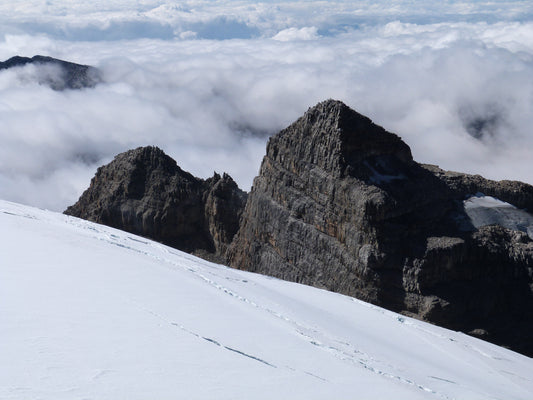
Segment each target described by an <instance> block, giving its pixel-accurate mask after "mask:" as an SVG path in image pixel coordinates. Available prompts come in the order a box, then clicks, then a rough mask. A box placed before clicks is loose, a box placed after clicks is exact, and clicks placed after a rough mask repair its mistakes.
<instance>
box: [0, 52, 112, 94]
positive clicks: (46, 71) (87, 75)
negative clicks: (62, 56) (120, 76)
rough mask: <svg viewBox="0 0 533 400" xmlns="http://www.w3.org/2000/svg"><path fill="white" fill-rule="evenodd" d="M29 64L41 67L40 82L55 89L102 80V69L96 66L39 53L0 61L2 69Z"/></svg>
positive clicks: (77, 87) (80, 87)
mask: <svg viewBox="0 0 533 400" xmlns="http://www.w3.org/2000/svg"><path fill="white" fill-rule="evenodd" d="M28 64H32V65H35V66H36V67H38V68H41V69H42V70H41V71H40V73H39V74H38V76H37V81H38V83H39V84H44V85H47V86H50V87H51V88H52V89H54V90H64V89H82V88H90V87H94V86H96V85H97V84H98V83H99V82H101V80H102V78H101V74H100V71H99V70H98V69H97V68H95V67H91V66H89V65H82V64H75V63H72V62H68V61H63V60H58V59H57V58H52V57H47V56H39V55H37V56H33V57H31V58H29V57H20V56H15V57H11V58H10V59H9V60H6V61H4V62H0V71H1V70H4V69H9V68H15V67H23V66H25V65H28Z"/></svg>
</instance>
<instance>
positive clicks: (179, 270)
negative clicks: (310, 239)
mask: <svg viewBox="0 0 533 400" xmlns="http://www.w3.org/2000/svg"><path fill="white" fill-rule="evenodd" d="M0 354H1V355H2V356H1V357H0V372H1V373H0V398H2V399H34V398H40V399H54V400H57V399H75V398H85V399H88V398H91V399H110V400H117V399H128V400H134V399H178V398H193V399H201V398H205V399H213V398H216V399H230V398H231V399H251V398H253V399H263V398H264V399H273V398H275V399H283V398H291V399H299V398H302V399H304V398H305V399H324V398H335V399H337V398H338V399H342V398H353V397H354V396H357V397H358V398H394V399H419V398H420V399H453V398H465V399H487V398H497V399H530V398H531V393H533V378H532V377H533V360H532V359H530V358H527V357H525V356H522V355H520V354H517V353H514V352H511V351H509V350H506V349H503V348H500V347H497V346H495V345H492V344H489V343H486V342H483V341H480V340H477V339H474V338H471V337H469V336H466V335H464V334H461V333H457V332H452V331H449V330H446V329H442V328H439V327H436V326H432V325H429V324H426V323H423V322H420V321H416V320H413V319H410V318H407V317H404V316H400V315H398V314H395V313H392V312H389V311H386V310H383V309H381V308H378V307H375V306H372V305H369V304H366V303H363V302H361V301H358V300H355V299H353V298H350V297H346V296H342V295H339V294H335V293H331V292H327V291H323V290H319V289H316V288H311V287H307V286H302V285H298V284H294V283H288V282H283V281H280V280H277V279H273V278H269V277H266V276H261V275H256V274H251V273H247V272H243V271H238V270H234V269H230V268H227V267H224V266H221V265H216V264H212V263H208V262H206V261H203V260H200V259H198V258H195V257H193V256H191V255H188V254H185V253H182V252H179V251H177V250H175V249H171V248H169V247H166V246H163V245H161V244H159V243H156V242H153V241H150V240H147V239H144V238H141V237H138V236H134V235H131V234H129V233H125V232H122V231H118V230H115V229H112V228H109V227H105V226H101V225H97V224H93V223H90V222H87V221H83V220H80V219H77V218H72V217H67V216H64V215H61V214H57V213H53V212H49V211H44V210H39V209H35V208H30V207H26V206H22V205H18V204H14V203H9V202H4V201H0Z"/></svg>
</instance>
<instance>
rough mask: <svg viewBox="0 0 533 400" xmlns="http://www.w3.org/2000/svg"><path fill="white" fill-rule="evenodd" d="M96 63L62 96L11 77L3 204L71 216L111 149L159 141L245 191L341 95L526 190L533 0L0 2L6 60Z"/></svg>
mask: <svg viewBox="0 0 533 400" xmlns="http://www.w3.org/2000/svg"><path fill="white" fill-rule="evenodd" d="M35 54H44V55H50V56H53V57H57V58H61V59H65V60H69V61H74V62H79V63H87V64H91V65H95V66H97V67H99V68H100V69H101V70H102V71H103V73H104V78H105V82H104V83H103V84H101V85H99V86H98V87H96V88H94V89H91V90H84V91H80V92H72V91H70V92H69V91H67V92H54V91H52V90H51V89H49V88H47V87H44V86H40V85H39V84H38V83H37V79H36V74H38V71H35V69H33V68H30V67H28V68H22V69H19V70H16V71H4V72H2V73H0V118H1V120H2V125H3V127H2V130H0V140H1V141H2V146H1V147H0V198H4V199H7V200H13V201H19V202H22V203H27V204H32V205H37V206H40V207H47V208H51V209H54V210H62V209H64V208H65V207H66V206H67V205H69V204H72V203H73V202H74V201H75V200H76V199H77V197H78V196H79V195H80V194H81V191H82V190H83V189H85V188H86V187H87V186H88V184H89V180H90V178H91V177H92V175H93V174H94V172H95V171H96V168H97V167H98V166H99V165H101V164H103V163H105V162H108V161H110V160H111V159H112V157H113V156H114V155H115V154H117V153H118V152H121V151H125V150H127V149H129V148H132V147H136V146H140V145H149V144H150V145H152V144H154V145H158V146H160V147H161V148H163V149H164V150H165V151H166V152H167V153H168V154H169V155H171V156H172V157H174V158H175V159H176V160H177V162H178V164H179V165H180V166H181V167H182V168H184V169H186V170H189V171H190V172H192V173H193V174H194V175H196V176H200V177H203V178H205V177H208V176H210V175H212V173H213V171H214V170H216V171H218V172H223V171H226V172H228V173H230V175H232V176H233V177H234V178H235V179H236V180H237V181H238V183H239V184H240V186H241V187H243V188H244V189H246V190H248V189H249V188H250V185H251V183H252V179H253V177H254V176H255V175H256V174H257V171H258V169H259V164H260V161H261V158H262V156H263V155H264V152H265V144H266V140H267V138H268V136H269V135H271V134H273V133H275V132H276V131H278V130H279V129H281V128H283V127H285V126H286V125H288V124H289V123H290V122H292V121H293V120H294V119H296V118H297V117H298V116H300V115H301V114H303V113H304V112H305V111H306V110H307V108H308V107H311V106H313V105H314V104H315V103H317V102H319V101H321V100H324V99H327V98H336V99H340V100H343V101H344V102H346V103H347V104H348V105H349V106H351V107H352V108H354V109H356V110H357V111H359V112H361V113H363V114H366V115H368V116H369V117H371V118H372V119H373V120H374V121H375V122H376V123H378V124H380V125H382V126H384V127H385V128H386V129H388V130H390V131H393V132H396V133H398V134H399V135H400V136H401V137H402V138H403V139H404V140H405V141H406V142H407V143H408V144H409V145H410V146H411V148H412V151H413V154H414V156H415V159H417V160H418V161H421V162H427V163H432V164H438V165H440V166H441V167H443V168H445V169H452V170H459V171H466V172H469V173H479V174H482V175H485V176H487V177H489V178H493V179H519V180H524V181H528V182H530V183H533V168H531V160H532V159H533V132H532V131H531V128H530V127H531V126H533V5H532V4H531V2H530V1H492V2H489V1H476V2H461V1H453V2H452V1H447V2H446V1H444V2H443V1H387V2H385V1H382V2H376V1H346V2H342V1H331V2H318V1H316V2H315V1H306V2H293V1H268V2H250V1H216V2H214V1H187V2H172V1H155V0H144V1H141V0H140V1H129V0H128V1H126V0H120V1H93V2H81V1H69V2H63V1H61V2H60V1H53V0H49V1H32V0H30V1H24V2H5V1H3V2H0V59H1V60H5V59H7V58H9V57H12V56H14V55H23V56H32V55H35Z"/></svg>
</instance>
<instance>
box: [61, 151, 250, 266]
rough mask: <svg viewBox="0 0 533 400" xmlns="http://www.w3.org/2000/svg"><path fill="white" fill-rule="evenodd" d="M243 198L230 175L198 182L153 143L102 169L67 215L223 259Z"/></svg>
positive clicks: (124, 155) (125, 154)
mask: <svg viewBox="0 0 533 400" xmlns="http://www.w3.org/2000/svg"><path fill="white" fill-rule="evenodd" d="M245 202H246V194H245V193H244V192H243V191H241V190H240V189H239V188H238V187H237V185H236V183H235V182H234V181H233V180H232V179H231V177H230V176H229V175H227V174H224V175H223V176H222V177H221V176H220V175H218V174H215V175H214V176H213V177H212V178H209V179H207V180H202V179H199V178H196V177H194V176H193V175H191V174H189V173H188V172H185V171H183V170H182V169H181V168H180V167H178V166H177V164H176V162H175V161H174V160H173V159H172V158H170V157H169V156H167V155H166V154H165V153H164V152H163V151H162V150H160V149H158V148H157V147H140V148H138V149H135V150H130V151H127V152H125V153H122V154H119V155H118V156H116V157H115V159H114V160H113V161H112V162H111V163H109V164H108V165H106V166H103V167H100V168H99V169H98V171H97V173H96V175H95V177H94V178H93V179H92V181H91V185H90V187H89V189H87V190H86V191H85V192H84V193H83V194H82V196H81V197H80V199H79V200H78V202H77V203H76V204H74V205H73V206H71V207H69V208H68V209H67V210H66V211H65V214H68V215H73V216H76V217H80V218H84V219H87V220H90V221H94V222H98V223H101V224H104V225H108V226H112V227H115V228H119V229H122V230H125V231H128V232H132V233H135V234H139V235H142V236H145V237H149V238H152V239H155V240H157V241H160V242H162V243H165V244H167V245H169V246H172V247H175V248H178V249H180V250H184V251H187V252H190V253H195V254H198V255H200V256H203V257H204V258H209V259H212V260H222V259H223V257H224V254H225V251H226V249H227V246H228V244H229V243H230V242H231V240H232V238H233V236H234V235H235V233H236V232H237V229H238V221H239V217H240V215H241V213H242V209H243V208H244V204H245Z"/></svg>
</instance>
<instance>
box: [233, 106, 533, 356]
mask: <svg viewBox="0 0 533 400" xmlns="http://www.w3.org/2000/svg"><path fill="white" fill-rule="evenodd" d="M532 189H533V188H532V187H531V186H530V185H526V184H519V183H505V182H504V183H495V182H492V181H488V180H486V179H483V178H481V177H471V176H467V175H464V174H451V173H446V172H443V171H442V170H439V169H438V168H431V167H428V166H422V165H420V164H418V163H416V162H415V161H413V159H412V155H411V151H410V149H409V147H408V146H407V144H405V143H404V142H403V141H402V140H401V139H400V138H399V137H398V136H397V135H395V134H393V133H390V132H387V131H385V129H383V128H382V127H380V126H378V125H375V124H373V123H372V121H371V120H370V119H368V118H366V117H364V116H362V115H360V114H358V113H357V112H355V111H353V110H351V109H350V108H349V107H347V106H346V105H345V104H343V103H342V102H338V101H333V100H328V101H325V102H322V103H319V104H318V105H316V106H315V107H313V108H311V109H309V110H308V111H307V112H306V113H305V115H304V116H302V117H301V118H300V119H298V120H297V121H296V122H295V123H293V124H292V125H290V126H289V127H288V128H286V129H284V130H282V131H281V132H280V133H278V134H277V135H275V136H274V137H272V138H271V139H270V141H269V143H268V146H267V153H266V155H265V157H264V159H263V162H262V165H261V170H260V174H259V176H258V177H256V178H255V180H254V185H253V188H252V191H251V193H250V194H249V196H248V201H247V204H246V208H245V210H244V213H243V216H242V219H241V227H240V230H239V232H238V233H237V235H236V236H235V239H234V240H233V242H232V244H231V247H230V249H229V250H228V253H227V254H228V260H229V263H230V265H231V266H233V267H236V268H242V269H247V270H251V271H256V272H259V273H264V274H267V275H272V276H276V277H278V278H282V279H287V280H292V281H296V282H301V283H306V284H310V285H314V286H318V287H323V288H326V289H329V290H333V291H336V292H341V293H345V294H348V295H351V296H354V297H357V298H360V299H363V300H365V301H369V302H371V303H374V304H378V305H380V306H383V307H386V308H389V309H392V310H395V311H399V312H403V313H406V314H408V315H413V316H417V317H419V318H422V319H425V320H427V321H431V322H434V323H438V324H442V325H444V326H448V327H450V328H452V329H460V330H463V331H465V332H472V334H475V333H476V332H484V335H485V336H484V338H486V339H489V340H493V341H495V342H497V343H500V344H507V345H510V346H512V347H513V348H515V349H520V350H521V351H524V352H526V353H529V354H533V348H531V346H529V345H527V344H526V343H528V342H533V337H531V334H530V333H528V332H531V328H533V326H531V323H527V324H526V323H525V322H524V321H528V320H533V289H532V288H533V280H532V278H531V277H532V276H533V269H532V265H533V243H532V242H531V241H530V240H528V239H529V238H528V237H527V235H526V234H523V233H516V234H507V233H506V232H507V231H506V229H505V228H502V227H498V229H497V230H496V231H495V230H494V229H490V228H489V227H482V228H479V229H477V228H475V227H474V226H473V225H472V224H470V225H469V224H468V223H464V222H465V221H467V222H468V218H469V217H468V215H467V214H466V212H465V209H464V204H463V200H464V199H465V197H466V196H468V195H472V194H474V193H476V192H485V191H487V192H489V193H490V194H493V195H498V196H501V197H503V200H506V201H509V202H511V200H513V201H519V202H520V205H529V204H531V201H532V197H531V194H530V193H532V192H531V190H532ZM494 232H498V235H496V234H495V233H494ZM528 277H529V278H528ZM526 325H527V327H526ZM503 326H505V328H503V329H502V327H503ZM524 337H529V338H530V340H529V339H528V340H523V338H524ZM528 346H529V347H528Z"/></svg>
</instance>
